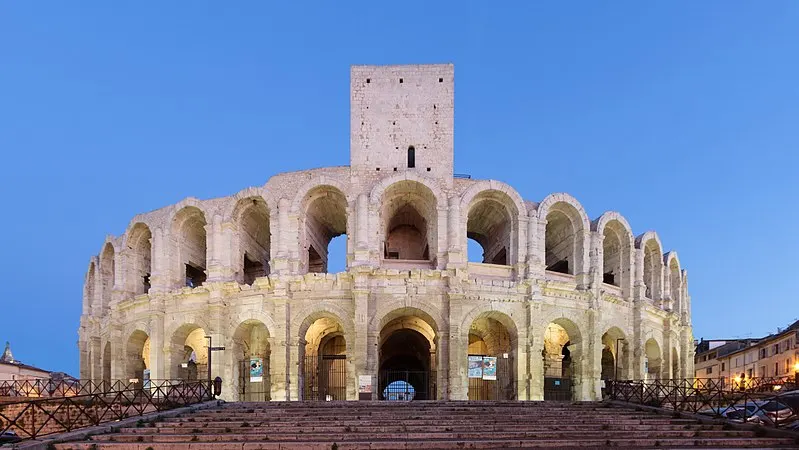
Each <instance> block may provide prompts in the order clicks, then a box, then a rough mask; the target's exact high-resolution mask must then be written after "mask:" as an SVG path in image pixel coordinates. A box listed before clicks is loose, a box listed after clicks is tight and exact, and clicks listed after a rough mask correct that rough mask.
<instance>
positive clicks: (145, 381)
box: [141, 369, 150, 389]
mask: <svg viewBox="0 0 799 450" xmlns="http://www.w3.org/2000/svg"><path fill="white" fill-rule="evenodd" d="M141 377H142V387H143V388H144V389H150V369H144V372H143V373H142V376H141Z"/></svg>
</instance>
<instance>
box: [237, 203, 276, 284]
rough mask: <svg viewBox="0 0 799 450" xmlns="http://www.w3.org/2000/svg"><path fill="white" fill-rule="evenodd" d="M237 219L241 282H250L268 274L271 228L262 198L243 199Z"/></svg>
mask: <svg viewBox="0 0 799 450" xmlns="http://www.w3.org/2000/svg"><path fill="white" fill-rule="evenodd" d="M242 202H246V206H245V207H244V209H243V211H242V213H241V216H240V219H239V253H240V255H241V256H240V258H241V260H240V264H241V268H242V269H241V276H240V278H241V282H242V283H244V284H252V283H253V282H254V281H255V279H256V278H260V277H265V276H267V275H269V255H270V246H271V240H272V235H271V230H270V228H269V210H268V209H267V206H266V202H264V200H263V199H260V198H258V199H256V198H252V199H245V200H242Z"/></svg>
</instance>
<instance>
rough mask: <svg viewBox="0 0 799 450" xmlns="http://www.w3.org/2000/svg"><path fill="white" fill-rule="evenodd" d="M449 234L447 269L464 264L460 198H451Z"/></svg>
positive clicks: (448, 221) (448, 222)
mask: <svg viewBox="0 0 799 450" xmlns="http://www.w3.org/2000/svg"><path fill="white" fill-rule="evenodd" d="M447 225H448V228H449V230H448V233H447V244H448V247H447V252H448V256H447V268H448V269H449V268H456V267H460V266H462V265H463V264H464V258H463V255H464V250H463V249H461V247H462V246H463V243H462V242H461V233H460V231H461V212H460V198H458V197H450V198H449V219H448V220H447Z"/></svg>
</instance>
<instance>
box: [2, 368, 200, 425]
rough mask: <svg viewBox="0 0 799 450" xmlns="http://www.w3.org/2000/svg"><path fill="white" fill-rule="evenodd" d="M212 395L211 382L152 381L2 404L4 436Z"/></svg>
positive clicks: (112, 417) (158, 408)
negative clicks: (98, 390) (143, 384)
mask: <svg viewBox="0 0 799 450" xmlns="http://www.w3.org/2000/svg"><path fill="white" fill-rule="evenodd" d="M120 386H121V384H120ZM210 398H212V397H211V389H210V386H208V382H207V381H183V380H180V381H177V380H149V383H146V385H145V386H143V387H142V386H136V387H130V386H127V387H124V388H123V389H119V390H109V391H105V392H95V393H90V394H79V395H71V396H61V397H58V396H51V397H45V398H33V399H25V400H17V401H9V402H4V403H0V435H3V434H4V433H6V432H8V431H11V432H13V433H15V434H16V435H17V436H19V437H20V438H22V439H29V438H37V437H39V436H44V435H48V434H53V433H63V432H67V431H72V430H75V429H78V428H83V427H87V426H92V425H99V424H101V423H106V422H111V421H117V420H121V419H126V418H129V417H135V416H140V415H143V414H147V413H151V412H156V411H164V410H168V409H173V408H176V407H180V406H186V405H191V404H195V403H200V402H203V401H205V400H208V399H210Z"/></svg>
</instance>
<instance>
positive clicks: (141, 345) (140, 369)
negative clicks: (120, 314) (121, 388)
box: [125, 330, 150, 386]
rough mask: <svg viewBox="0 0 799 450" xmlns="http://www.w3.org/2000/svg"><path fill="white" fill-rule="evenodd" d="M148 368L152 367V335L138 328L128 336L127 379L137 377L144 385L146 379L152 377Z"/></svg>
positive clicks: (126, 349)
mask: <svg viewBox="0 0 799 450" xmlns="http://www.w3.org/2000/svg"><path fill="white" fill-rule="evenodd" d="M148 369H150V336H148V335H147V333H145V332H144V331H141V330H136V331H134V332H133V333H131V335H130V336H129V337H128V342H127V344H126V346H125V372H126V373H125V379H127V380H131V379H136V380H138V382H139V386H143V383H144V381H145V380H149V379H150V377H149V370H148ZM145 375H147V376H146V377H145Z"/></svg>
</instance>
